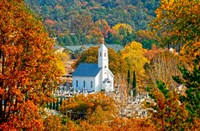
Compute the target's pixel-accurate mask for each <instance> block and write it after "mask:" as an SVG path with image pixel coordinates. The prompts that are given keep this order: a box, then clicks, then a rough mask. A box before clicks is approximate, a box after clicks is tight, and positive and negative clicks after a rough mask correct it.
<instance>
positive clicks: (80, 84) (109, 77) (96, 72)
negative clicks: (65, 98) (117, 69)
mask: <svg viewBox="0 0 200 131" xmlns="http://www.w3.org/2000/svg"><path fill="white" fill-rule="evenodd" d="M108 63H109V60H108V49H107V48H106V46H105V45H104V44H101V46H100V48H99V49H98V64H96V63H80V65H79V66H78V67H77V69H76V70H75V72H74V73H73V75H72V79H73V81H72V87H73V88H74V90H75V91H87V92H99V91H106V92H109V91H114V75H113V73H112V72H111V71H110V70H109V66H108Z"/></svg>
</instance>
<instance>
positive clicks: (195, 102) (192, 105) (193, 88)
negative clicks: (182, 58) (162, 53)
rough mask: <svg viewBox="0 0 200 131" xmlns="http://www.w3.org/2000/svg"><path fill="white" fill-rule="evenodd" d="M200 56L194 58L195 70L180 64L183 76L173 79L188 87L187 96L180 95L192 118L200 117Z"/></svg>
mask: <svg viewBox="0 0 200 131" xmlns="http://www.w3.org/2000/svg"><path fill="white" fill-rule="evenodd" d="M199 61H200V56H197V57H196V59H195V60H194V63H193V65H194V68H193V71H192V72H190V71H189V70H187V69H186V67H185V66H179V70H180V71H181V73H182V75H183V76H182V78H180V77H179V76H174V77H173V79H174V80H175V81H176V82H177V83H179V84H181V85H183V86H185V87H187V89H186V91H185V93H186V95H185V96H180V100H181V102H186V103H187V106H186V108H187V110H188V111H189V114H190V116H191V118H193V117H198V118H200V65H199Z"/></svg>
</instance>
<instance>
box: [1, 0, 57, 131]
mask: <svg viewBox="0 0 200 131" xmlns="http://www.w3.org/2000/svg"><path fill="white" fill-rule="evenodd" d="M0 15H1V17H0V57H1V60H0V62H1V66H0V68H1V73H0V87H1V88H0V129H5V130H7V129H15V130H20V129H30V130H41V129H43V119H42V116H41V114H40V109H41V108H40V107H42V105H44V104H45V102H46V101H48V100H49V99H50V96H51V93H52V91H54V90H55V89H56V87H57V86H58V83H59V76H60V75H61V71H60V70H59V69H58V68H57V64H56V62H58V59H57V58H56V56H55V54H53V49H52V47H53V44H54V41H53V40H51V39H50V38H48V34H47V33H46V31H45V29H44V27H43V25H42V23H41V22H40V21H38V20H37V19H36V18H35V17H34V16H33V15H32V14H31V13H30V12H29V10H28V9H27V8H26V7H25V6H24V3H23V1H22V0H18V1H15V0H9V1H8V0H1V1H0Z"/></svg>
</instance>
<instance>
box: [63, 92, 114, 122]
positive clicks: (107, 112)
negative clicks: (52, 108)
mask: <svg viewBox="0 0 200 131" xmlns="http://www.w3.org/2000/svg"><path fill="white" fill-rule="evenodd" d="M60 112H62V113H67V114H68V115H69V117H71V119H73V120H79V119H85V120H88V121H89V122H90V123H98V122H97V121H99V122H102V121H105V120H109V119H111V118H112V117H116V115H117V114H116V113H117V110H116V109H115V101H114V100H113V99H112V98H110V97H108V96H106V95H105V94H103V93H97V94H88V95H87V96H84V95H82V94H81V95H78V96H75V97H73V98H69V99H68V100H66V101H63V104H62V105H61V107H60ZM99 112H102V116H101V117H99V115H100V114H99ZM103 112H104V113H103ZM97 116H98V117H97ZM94 119H96V120H95V121H94Z"/></svg>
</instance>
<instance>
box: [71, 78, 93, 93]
mask: <svg viewBox="0 0 200 131" xmlns="http://www.w3.org/2000/svg"><path fill="white" fill-rule="evenodd" d="M76 81H78V87H76ZM84 81H85V87H84ZM91 82H92V83H91ZM91 84H92V86H91ZM73 87H74V88H75V90H76V91H78V90H80V91H82V90H83V89H86V90H87V91H90V92H91V91H95V77H78V76H75V77H73Z"/></svg>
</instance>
